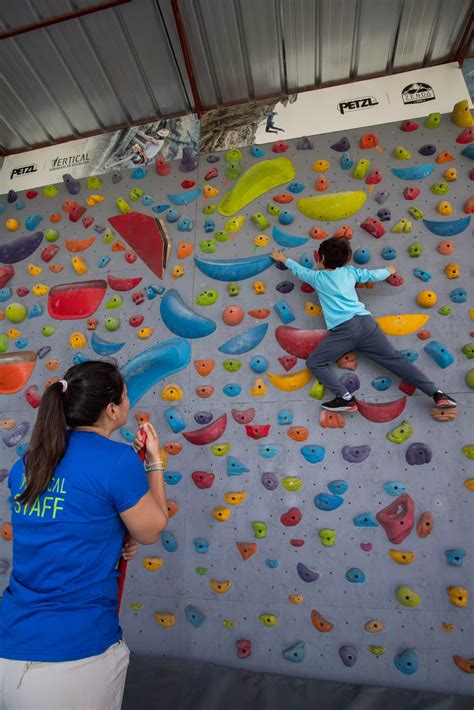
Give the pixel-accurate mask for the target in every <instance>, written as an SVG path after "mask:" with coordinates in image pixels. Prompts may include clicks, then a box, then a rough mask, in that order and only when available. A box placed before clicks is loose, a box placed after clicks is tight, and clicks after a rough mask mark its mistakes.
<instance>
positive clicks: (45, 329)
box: [41, 325, 56, 338]
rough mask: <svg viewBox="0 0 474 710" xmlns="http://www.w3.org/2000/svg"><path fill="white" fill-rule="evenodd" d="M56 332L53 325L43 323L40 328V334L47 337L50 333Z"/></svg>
mask: <svg viewBox="0 0 474 710" xmlns="http://www.w3.org/2000/svg"><path fill="white" fill-rule="evenodd" d="M55 332H56V328H55V327H54V325H43V326H42V328H41V335H44V336H46V337H47V338H49V336H50V335H54V334H55Z"/></svg>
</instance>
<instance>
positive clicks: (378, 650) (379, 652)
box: [368, 643, 385, 656]
mask: <svg viewBox="0 0 474 710" xmlns="http://www.w3.org/2000/svg"><path fill="white" fill-rule="evenodd" d="M368 649H369V651H370V653H373V654H374V656H383V654H384V653H385V646H374V645H373V644H371V643H370V644H369V645H368Z"/></svg>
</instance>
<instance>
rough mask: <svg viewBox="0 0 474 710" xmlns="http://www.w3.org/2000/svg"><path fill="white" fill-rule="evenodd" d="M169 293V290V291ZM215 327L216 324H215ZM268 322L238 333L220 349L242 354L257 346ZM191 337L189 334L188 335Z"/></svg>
mask: <svg viewBox="0 0 474 710" xmlns="http://www.w3.org/2000/svg"><path fill="white" fill-rule="evenodd" d="M168 293H169V292H168ZM214 327H215V324H214ZM267 330H268V323H261V324H260V325H256V326H255V327H254V328H250V330H246V331H245V332H244V333H240V335H236V336H234V337H233V338H230V340H227V341H226V342H225V343H224V344H223V345H221V346H220V347H219V348H218V350H219V352H221V353H225V354H226V355H242V354H243V353H248V352H249V351H250V350H253V349H254V348H256V347H257V346H258V345H260V343H261V342H262V340H263V339H264V337H265V335H266V334H267ZM188 337H189V336H188Z"/></svg>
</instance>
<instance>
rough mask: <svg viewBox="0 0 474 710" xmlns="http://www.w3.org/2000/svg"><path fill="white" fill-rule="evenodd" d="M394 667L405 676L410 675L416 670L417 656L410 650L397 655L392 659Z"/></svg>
mask: <svg viewBox="0 0 474 710" xmlns="http://www.w3.org/2000/svg"><path fill="white" fill-rule="evenodd" d="M393 662H394V663H395V666H396V667H397V668H398V670H399V671H401V672H402V673H404V674H405V675H412V674H413V673H416V671H417V670H418V656H417V655H416V653H415V651H414V650H413V649H412V648H407V649H406V651H402V652H401V653H398V654H397V655H396V656H395V658H394V659H393Z"/></svg>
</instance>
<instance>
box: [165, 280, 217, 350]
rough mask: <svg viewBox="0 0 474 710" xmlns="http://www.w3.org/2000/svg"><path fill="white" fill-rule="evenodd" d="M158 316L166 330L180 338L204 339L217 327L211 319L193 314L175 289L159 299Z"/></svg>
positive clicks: (169, 290)
mask: <svg viewBox="0 0 474 710" xmlns="http://www.w3.org/2000/svg"><path fill="white" fill-rule="evenodd" d="M160 315H161V320H162V321H163V323H164V324H165V325H166V327H167V328H168V330H171V332H172V333H174V334H175V335H179V336H180V337H182V338H192V339H194V338H205V337H206V336H208V335H210V334H211V333H213V332H214V331H215V329H216V327H217V326H216V324H215V323H214V321H213V320H211V318H207V317H206V316H202V315H200V314H199V313H195V311H193V309H192V308H191V307H190V306H188V304H187V303H185V302H184V301H183V299H182V298H181V295H180V293H179V292H178V291H177V290H176V289H175V288H170V289H168V291H166V293H165V295H164V296H163V298H162V299H161V303H160Z"/></svg>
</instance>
